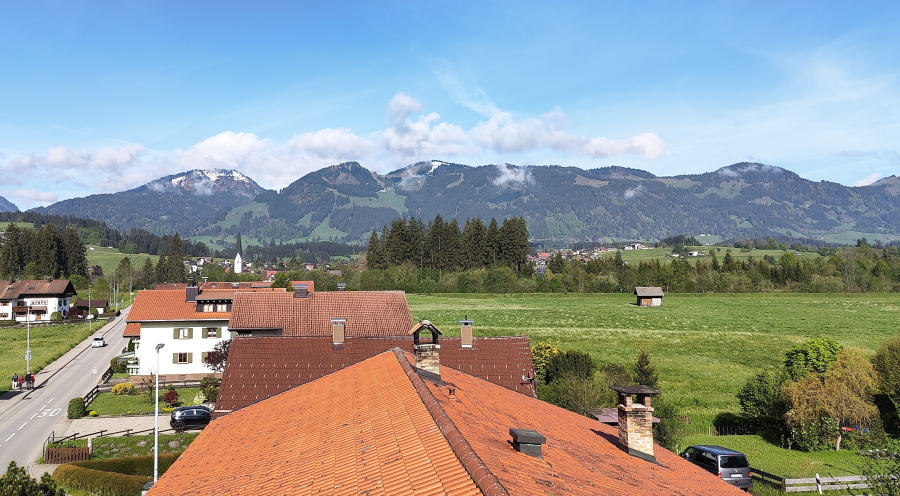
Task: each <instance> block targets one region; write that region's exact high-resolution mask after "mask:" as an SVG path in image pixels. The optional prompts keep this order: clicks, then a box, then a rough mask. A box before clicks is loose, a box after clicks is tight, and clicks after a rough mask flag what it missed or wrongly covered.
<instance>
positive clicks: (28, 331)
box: [25, 303, 31, 377]
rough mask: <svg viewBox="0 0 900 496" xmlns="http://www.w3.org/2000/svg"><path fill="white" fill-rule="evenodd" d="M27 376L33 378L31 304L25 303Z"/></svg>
mask: <svg viewBox="0 0 900 496" xmlns="http://www.w3.org/2000/svg"><path fill="white" fill-rule="evenodd" d="M25 374H26V377H30V376H31V303H25Z"/></svg>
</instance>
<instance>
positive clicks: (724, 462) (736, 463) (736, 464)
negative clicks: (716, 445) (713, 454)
mask: <svg viewBox="0 0 900 496" xmlns="http://www.w3.org/2000/svg"><path fill="white" fill-rule="evenodd" d="M719 464H720V465H719V466H720V467H722V468H744V467H747V466H748V464H747V459H746V458H744V457H743V456H741V455H727V456H722V457H719Z"/></svg>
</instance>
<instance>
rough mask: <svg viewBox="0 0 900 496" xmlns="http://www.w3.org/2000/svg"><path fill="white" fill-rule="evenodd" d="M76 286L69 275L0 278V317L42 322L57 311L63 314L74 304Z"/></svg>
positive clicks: (65, 314) (0, 318)
mask: <svg viewBox="0 0 900 496" xmlns="http://www.w3.org/2000/svg"><path fill="white" fill-rule="evenodd" d="M75 295H76V292H75V287H74V286H72V283H71V282H70V281H69V280H68V279H42V280H33V279H31V280H22V281H2V282H0V320H13V319H15V320H16V321H17V322H25V321H30V322H41V321H46V320H50V317H51V316H52V315H53V314H54V313H55V312H59V313H60V315H61V316H62V317H63V318H65V317H68V315H69V309H70V308H71V307H72V306H73V305H72V304H73V301H72V297H74V296H75Z"/></svg>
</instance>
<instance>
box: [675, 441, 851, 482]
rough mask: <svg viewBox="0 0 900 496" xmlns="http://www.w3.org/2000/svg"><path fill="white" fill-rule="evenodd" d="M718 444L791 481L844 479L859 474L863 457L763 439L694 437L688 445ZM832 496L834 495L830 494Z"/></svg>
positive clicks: (685, 444) (752, 463)
mask: <svg viewBox="0 0 900 496" xmlns="http://www.w3.org/2000/svg"><path fill="white" fill-rule="evenodd" d="M692 444H714V445H718V446H724V447H726V448H729V449H733V450H736V451H740V452H742V453H744V454H745V455H747V461H749V462H750V466H751V467H753V468H755V469H759V470H763V471H766V472H769V473H770V474H775V475H779V476H781V477H787V478H804V477H815V475H816V474H819V475H821V476H823V477H840V476H843V475H859V473H860V469H859V465H858V459H859V457H858V456H857V455H856V453H854V452H853V450H840V451H834V450H828V451H816V452H812V453H807V452H804V451H797V450H787V449H784V448H781V447H778V446H776V445H774V444H772V443H770V442H768V441H766V440H765V439H763V438H762V437H760V436H707V435H697V436H690V437H688V438H686V439H685V440H684V446H685V447H687V446H690V445H692ZM829 494H830V493H829Z"/></svg>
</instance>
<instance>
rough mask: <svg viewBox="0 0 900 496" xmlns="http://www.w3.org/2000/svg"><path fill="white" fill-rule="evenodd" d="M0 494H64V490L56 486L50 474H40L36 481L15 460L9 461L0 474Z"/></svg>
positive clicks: (48, 495) (51, 495) (43, 495)
mask: <svg viewBox="0 0 900 496" xmlns="http://www.w3.org/2000/svg"><path fill="white" fill-rule="evenodd" d="M0 494H3V495H16V496H18V495H23V496H26V495H27V496H65V494H66V492H65V491H63V490H62V489H59V488H57V487H56V481H54V480H53V479H51V478H50V474H44V475H42V476H41V480H40V481H37V480H35V479H34V478H32V477H31V476H30V475H28V472H27V471H26V470H25V468H24V467H19V466H18V465H16V462H9V466H8V467H7V469H6V473H4V474H3V475H0Z"/></svg>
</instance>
